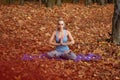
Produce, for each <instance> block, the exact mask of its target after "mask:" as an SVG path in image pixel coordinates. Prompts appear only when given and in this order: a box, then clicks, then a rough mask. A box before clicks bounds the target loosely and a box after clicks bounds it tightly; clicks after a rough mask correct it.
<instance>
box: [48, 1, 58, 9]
mask: <svg viewBox="0 0 120 80" xmlns="http://www.w3.org/2000/svg"><path fill="white" fill-rule="evenodd" d="M55 2H56V0H47V5H46V6H47V7H51V8H52V7H53V6H54V5H55Z"/></svg>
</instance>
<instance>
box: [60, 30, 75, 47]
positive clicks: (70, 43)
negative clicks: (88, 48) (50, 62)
mask: <svg viewBox="0 0 120 80" xmlns="http://www.w3.org/2000/svg"><path fill="white" fill-rule="evenodd" d="M67 34H68V37H69V39H70V42H67V43H62V45H72V44H74V43H75V41H74V39H73V37H72V34H71V33H70V32H69V31H67Z"/></svg>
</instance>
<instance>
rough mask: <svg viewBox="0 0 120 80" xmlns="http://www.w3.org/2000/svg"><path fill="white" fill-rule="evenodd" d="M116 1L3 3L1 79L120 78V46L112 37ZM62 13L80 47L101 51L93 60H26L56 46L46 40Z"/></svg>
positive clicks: (75, 48) (82, 50)
mask: <svg viewBox="0 0 120 80" xmlns="http://www.w3.org/2000/svg"><path fill="white" fill-rule="evenodd" d="M113 10H114V6H113V4H107V5H105V6H100V5H96V4H94V5H92V6H88V7H85V6H84V5H83V4H81V3H79V4H70V3H65V4H63V5H62V6H61V7H57V6H55V7H53V9H50V8H46V7H44V6H43V5H42V6H41V7H40V6H39V5H38V4H33V3H26V4H25V5H24V6H20V5H0V80H120V47H119V46H117V45H115V44H113V43H111V42H109V39H110V35H109V33H111V27H112V22H111V21H112V15H113ZM59 17H63V18H64V20H65V23H66V27H67V29H68V30H70V32H71V33H72V35H73V37H74V39H75V42H76V43H75V44H74V45H72V46H70V48H71V49H72V50H73V51H74V52H75V53H76V54H79V53H83V54H87V53H89V52H92V53H94V54H99V55H101V56H102V59H101V60H99V61H97V62H94V61H89V62H86V61H79V62H74V61H72V60H66V61H58V60H54V59H53V60H48V59H45V60H42V59H38V60H31V61H24V60H22V59H21V58H22V55H23V54H32V55H39V54H41V53H45V52H47V51H51V50H53V49H54V46H51V45H49V44H48V40H49V38H50V36H51V34H52V32H53V31H54V30H55V29H56V26H57V25H56V24H57V20H58V18H59Z"/></svg>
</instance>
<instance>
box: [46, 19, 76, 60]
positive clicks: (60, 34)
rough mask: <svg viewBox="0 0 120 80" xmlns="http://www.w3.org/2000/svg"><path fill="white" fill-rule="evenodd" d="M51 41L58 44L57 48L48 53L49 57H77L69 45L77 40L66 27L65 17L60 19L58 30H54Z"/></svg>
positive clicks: (55, 44) (73, 58)
mask: <svg viewBox="0 0 120 80" xmlns="http://www.w3.org/2000/svg"><path fill="white" fill-rule="evenodd" d="M68 39H69V41H68ZM54 40H55V41H54ZM49 43H50V44H52V45H54V46H56V49H55V50H53V51H51V52H48V53H47V55H48V57H49V58H63V59H72V60H75V59H76V55H75V53H73V52H72V51H71V50H70V49H69V47H68V45H72V44H74V43H75V41H74V39H73V37H72V35H71V33H70V32H69V31H68V30H66V29H65V23H64V21H63V19H59V20H58V26H57V30H55V31H54V32H53V34H52V36H51V38H50V41H49Z"/></svg>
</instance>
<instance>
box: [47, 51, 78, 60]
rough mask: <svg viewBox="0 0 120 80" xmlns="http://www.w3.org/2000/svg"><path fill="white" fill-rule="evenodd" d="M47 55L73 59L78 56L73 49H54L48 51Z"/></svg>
mask: <svg viewBox="0 0 120 80" xmlns="http://www.w3.org/2000/svg"><path fill="white" fill-rule="evenodd" d="M47 55H48V57H49V58H63V59H72V60H75V59H76V57H77V56H76V55H75V53H73V52H72V51H70V52H58V51H56V50H54V51H51V52H48V53H47Z"/></svg>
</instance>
